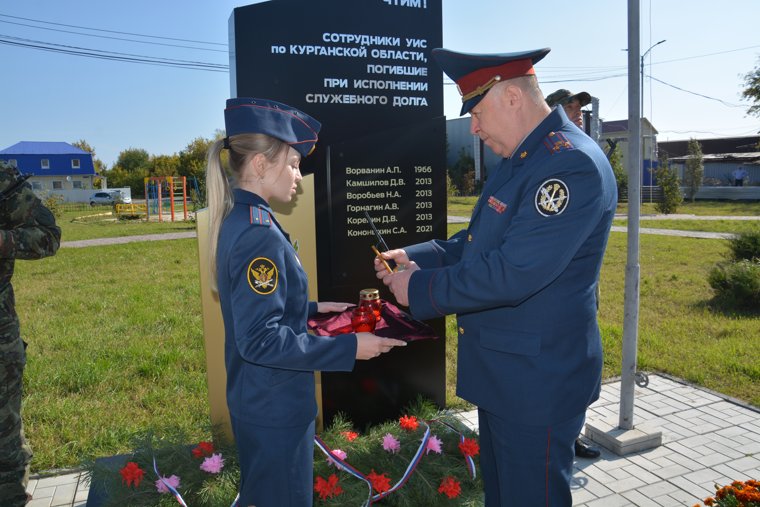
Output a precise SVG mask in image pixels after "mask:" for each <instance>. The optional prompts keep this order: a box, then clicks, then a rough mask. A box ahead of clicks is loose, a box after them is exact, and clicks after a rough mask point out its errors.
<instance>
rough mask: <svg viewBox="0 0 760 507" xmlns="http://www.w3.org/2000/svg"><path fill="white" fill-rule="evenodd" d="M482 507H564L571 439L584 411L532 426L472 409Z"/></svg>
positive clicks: (569, 500)
mask: <svg viewBox="0 0 760 507" xmlns="http://www.w3.org/2000/svg"><path fill="white" fill-rule="evenodd" d="M478 418H479V425H480V469H481V474H482V476H483V484H484V488H485V507H507V506H511V505H522V506H525V507H570V506H571V505H572V504H573V500H572V495H571V494H570V480H571V478H572V473H573V457H574V448H573V445H574V443H575V439H576V438H577V437H578V434H579V433H580V430H581V428H582V427H583V421H584V419H585V412H582V413H580V414H578V415H577V416H574V417H572V418H571V419H568V420H566V421H563V422H561V423H559V424H553V425H550V426H532V425H525V424H516V423H513V422H509V421H506V420H504V419H502V418H499V417H497V416H495V415H494V414H492V413H490V412H487V411H485V410H483V409H478Z"/></svg>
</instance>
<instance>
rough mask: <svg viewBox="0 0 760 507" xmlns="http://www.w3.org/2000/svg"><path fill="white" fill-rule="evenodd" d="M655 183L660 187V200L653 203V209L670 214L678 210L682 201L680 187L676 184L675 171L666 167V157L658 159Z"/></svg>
mask: <svg viewBox="0 0 760 507" xmlns="http://www.w3.org/2000/svg"><path fill="white" fill-rule="evenodd" d="M656 174H657V183H659V185H660V187H661V188H662V201H661V202H658V203H657V204H655V209H657V211H659V212H660V213H664V214H666V215H667V214H670V213H675V212H676V211H677V210H678V206H680V205H681V203H683V196H682V195H681V188H680V186H679V184H678V175H677V174H676V171H675V170H673V169H671V168H670V167H668V161H667V159H664V158H663V159H660V167H659V168H658V169H657V173H656Z"/></svg>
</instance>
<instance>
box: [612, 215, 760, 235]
mask: <svg viewBox="0 0 760 507" xmlns="http://www.w3.org/2000/svg"><path fill="white" fill-rule="evenodd" d="M612 225H618V226H621V227H625V226H627V225H628V221H627V220H620V219H616V220H614V221H613V222H612ZM639 227H641V228H644V227H646V228H650V229H675V230H678V231H702V232H730V233H734V234H739V233H742V232H756V231H758V230H760V220H699V219H688V220H647V219H646V218H642V219H641V220H640V221H639Z"/></svg>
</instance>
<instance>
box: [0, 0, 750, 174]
mask: <svg viewBox="0 0 760 507" xmlns="http://www.w3.org/2000/svg"><path fill="white" fill-rule="evenodd" d="M307 1H317V0H307ZM357 1H367V2H373V1H382V0H357ZM428 1H434V0H428ZM250 3H255V2H251V1H232V0H151V1H147V0H130V1H129V2H104V1H102V0H99V1H95V0H76V1H71V2H61V1H60V0H25V1H23V2H3V3H2V4H0V35H1V36H2V38H3V39H4V40H11V41H15V42H17V43H23V44H38V42H30V41H41V42H45V43H54V44H61V45H67V46H76V47H83V48H98V49H101V50H108V51H114V52H121V53H130V54H136V55H146V56H151V57H160V58H171V59H181V60H192V61H200V62H207V63H212V64H217V65H225V64H227V63H228V57H227V54H226V52H225V44H226V41H227V36H228V34H227V20H228V18H229V16H230V14H231V12H232V10H233V9H234V8H235V7H237V6H242V5H248V4H250ZM716 6H718V7H716ZM443 16H444V19H443V40H444V46H445V47H447V48H449V49H454V50H459V51H466V52H484V53H485V52H492V53H498V52H509V51H519V50H526V49H534V48H539V47H551V48H552V52H551V53H549V55H548V56H547V57H546V58H545V59H544V60H543V61H542V62H540V63H539V64H538V65H537V67H536V71H537V75H538V77H539V81H540V82H541V85H542V86H541V87H542V89H543V91H544V93H545V94H548V93H551V92H552V91H554V90H555V89H557V88H568V89H570V90H573V91H575V92H577V91H581V90H585V91H588V92H589V93H591V94H592V95H594V96H596V97H598V98H599V99H600V116H601V117H602V119H605V120H619V119H625V118H627V116H628V112H627V107H628V99H627V77H626V75H625V74H626V70H627V53H626V52H625V51H624V48H626V46H627V21H626V16H627V2H626V1H624V0H578V1H577V2H575V3H568V2H565V1H562V2H561V1H554V0H545V1H543V2H514V1H511V0H443ZM19 18H26V19H19ZM758 19H760V2H758V1H757V0H730V1H727V2H720V3H716V2H714V1H708V0H695V1H691V2H688V3H684V2H676V1H675V0H642V1H641V49H642V51H645V50H646V48H648V47H649V46H651V45H652V44H654V43H656V42H658V41H660V40H662V39H665V40H666V42H664V43H662V44H660V45H658V46H657V47H655V48H654V49H652V51H651V52H650V57H651V58H650V57H648V58H647V59H646V63H647V74H651V76H652V78H653V79H652V80H650V79H649V78H647V79H645V83H644V94H645V95H644V97H645V99H644V115H645V116H646V117H647V118H650V119H651V121H652V123H653V124H654V125H655V127H656V128H657V129H658V130H659V132H660V135H659V140H660V141H663V140H675V139H688V138H689V137H697V138H711V137H727V136H741V135H753V134H756V133H757V132H758V131H760V119H759V118H755V117H749V116H747V115H746V110H747V108H748V103H747V102H745V101H743V100H741V97H740V96H741V91H742V87H743V75H744V74H746V73H747V72H749V71H751V70H753V69H754V68H755V67H756V66H758V65H760V31H758V29H757V20H758ZM30 20H36V21H30ZM40 21H43V22H48V23H40ZM280 22H281V23H282V26H283V30H287V29H288V26H287V19H283V20H281V21H280ZM49 23H57V24H55V25H54V24H49ZM61 25H73V26H71V27H65V26H61ZM78 27H85V28H97V29H100V30H110V31H112V32H128V33H131V34H141V35H152V36H160V37H166V38H171V39H186V40H192V41H201V42H204V43H205V42H209V43H213V44H201V43H191V42H182V41H175V40H169V39H155V38H151V39H148V38H142V37H138V36H136V35H124V34H116V33H112V32H105V31H102V32H95V31H92V30H86V29H85V28H78ZM63 30H65V31H69V32H79V33H65V32H63ZM80 33H90V34H97V35H101V36H107V37H112V38H101V37H98V38H96V37H89V36H83V35H80ZM9 37H12V38H13V39H8V38H9ZM117 38H129V39H140V40H143V41H149V42H150V43H148V44H139V43H135V42H129V41H123V40H117ZM21 39H23V40H21ZM157 43H161V44H174V45H177V46H192V47H194V48H200V49H189V48H186V47H173V46H166V45H158V44H157ZM0 62H2V69H3V70H2V78H0V104H2V107H1V108H0V111H2V121H0V149H1V148H5V147H8V146H10V145H12V144H15V143H16V142H18V141H67V142H73V141H76V140H78V139H85V140H86V141H87V142H89V143H90V145H91V146H93V147H94V148H95V150H96V153H97V156H98V157H99V158H100V159H102V160H103V161H104V162H106V164H108V165H109V166H110V165H111V164H113V162H115V160H116V158H117V157H118V154H119V152H121V151H122V150H124V149H127V148H143V149H145V150H147V151H148V152H149V153H151V154H156V155H158V154H172V153H175V152H178V151H179V150H181V149H183V148H184V147H185V146H186V145H187V144H188V143H189V142H190V141H191V140H192V139H194V138H196V137H199V136H202V137H211V136H213V134H214V131H215V130H216V129H221V128H223V127H224V119H223V114H222V110H223V107H224V101H225V100H226V99H227V98H228V97H229V76H228V74H227V73H225V72H208V71H199V70H187V69H178V68H169V67H165V66H156V65H142V64H133V63H124V62H119V61H110V60H102V59H93V58H84V57H80V56H71V55H67V54H61V53H54V52H49V51H40V50H36V49H28V48H22V47H18V46H11V45H7V44H0ZM650 62H651V66H649V63H650ZM459 105H460V101H459V96H458V94H457V92H456V89H455V87H454V86H451V85H450V84H449V85H446V86H445V113H446V115H447V116H448V117H449V118H455V117H458V112H459Z"/></svg>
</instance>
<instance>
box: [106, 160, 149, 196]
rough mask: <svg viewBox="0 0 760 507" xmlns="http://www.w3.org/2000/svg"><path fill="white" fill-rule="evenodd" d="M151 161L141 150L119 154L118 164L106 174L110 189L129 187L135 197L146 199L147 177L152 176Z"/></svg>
mask: <svg viewBox="0 0 760 507" xmlns="http://www.w3.org/2000/svg"><path fill="white" fill-rule="evenodd" d="M150 169H151V159H150V155H148V152H147V151H145V150H143V149H141V148H128V149H126V150H124V151H122V152H121V153H119V157H118V159H116V163H115V164H114V165H113V167H112V168H111V170H109V171H108V172H107V173H106V176H107V177H108V186H109V187H129V188H130V189H132V196H133V197H144V194H145V183H144V179H145V177H147V176H149V175H150Z"/></svg>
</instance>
